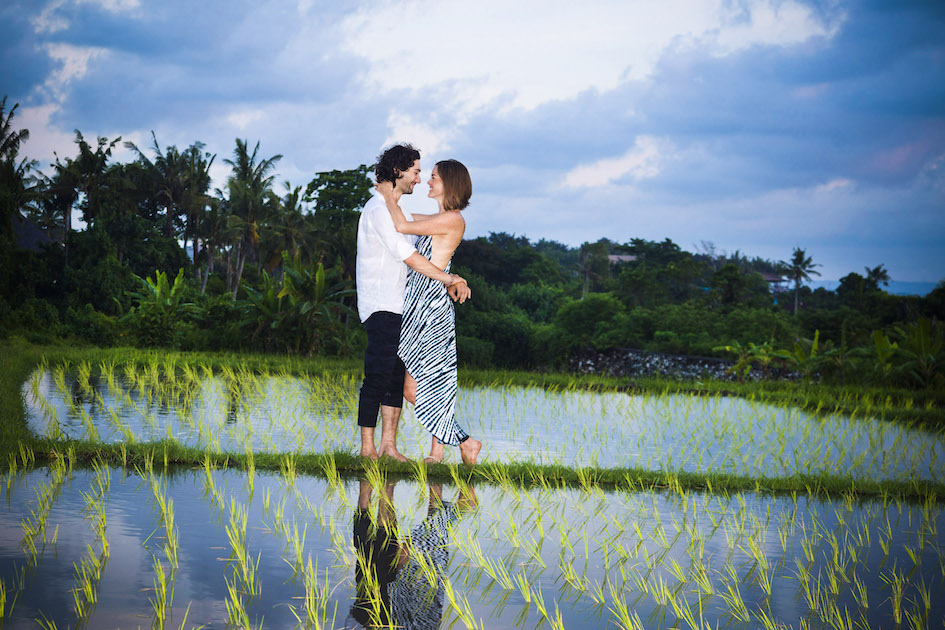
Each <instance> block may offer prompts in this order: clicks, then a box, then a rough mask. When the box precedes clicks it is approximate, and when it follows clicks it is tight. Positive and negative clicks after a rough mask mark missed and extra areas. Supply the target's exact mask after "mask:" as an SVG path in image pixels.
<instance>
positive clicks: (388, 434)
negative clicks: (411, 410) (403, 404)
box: [372, 405, 410, 462]
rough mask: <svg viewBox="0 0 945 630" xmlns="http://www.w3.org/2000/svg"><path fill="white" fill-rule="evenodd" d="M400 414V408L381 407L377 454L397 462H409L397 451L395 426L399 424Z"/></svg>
mask: <svg viewBox="0 0 945 630" xmlns="http://www.w3.org/2000/svg"><path fill="white" fill-rule="evenodd" d="M400 412H401V408H400V407H388V406H387V405H381V446H380V448H379V449H378V452H379V453H380V454H381V455H386V456H387V457H391V458H393V459H396V460H397V461H399V462H407V461H410V460H409V459H407V458H406V457H404V455H403V454H402V453H401V452H400V451H398V450H397V426H398V425H399V424H400ZM372 437H373V436H372Z"/></svg>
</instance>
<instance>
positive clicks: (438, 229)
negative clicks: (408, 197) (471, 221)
mask: <svg viewBox="0 0 945 630" xmlns="http://www.w3.org/2000/svg"><path fill="white" fill-rule="evenodd" d="M387 209H388V210H389V211H390V217H391V219H393V220H394V229H395V230H397V231H398V232H400V233H401V234H413V235H414V236H426V235H430V236H434V235H437V234H449V233H450V232H453V231H455V230H460V231H462V230H464V229H465V227H466V221H465V220H464V219H463V215H461V214H460V213H459V212H441V213H439V214H432V215H427V217H426V218H425V219H421V220H419V221H408V220H407V218H406V217H405V216H404V213H403V211H402V210H401V209H400V206H398V205H397V204H396V203H394V202H393V201H392V200H391V201H388V202H387Z"/></svg>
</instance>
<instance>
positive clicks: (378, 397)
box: [358, 311, 403, 459]
mask: <svg viewBox="0 0 945 630" xmlns="http://www.w3.org/2000/svg"><path fill="white" fill-rule="evenodd" d="M364 327H365V329H366V330H367V337H368V343H367V348H366V349H365V352H364V382H363V383H362V384H361V394H360V397H359V400H358V426H360V427H361V456H362V457H369V458H371V459H377V458H378V457H380V453H379V452H378V450H377V448H376V447H375V445H374V433H375V428H376V427H377V412H378V409H379V408H380V407H381V405H382V404H384V403H385V402H386V401H387V398H388V397H389V390H390V387H391V385H390V383H391V378H392V376H391V373H392V371H394V370H396V369H397V368H398V367H400V366H402V365H403V364H402V363H401V362H400V359H399V358H398V357H397V344H398V342H399V339H400V316H398V315H395V314H394V313H386V312H383V311H380V312H377V313H374V314H372V315H371V316H370V317H369V318H368V319H367V321H366V322H364ZM398 364H399V365H398ZM401 379H402V377H401ZM400 388H401V389H402V388H403V380H401V384H400ZM394 437H395V438H396V429H395V434H394ZM382 440H383V436H382Z"/></svg>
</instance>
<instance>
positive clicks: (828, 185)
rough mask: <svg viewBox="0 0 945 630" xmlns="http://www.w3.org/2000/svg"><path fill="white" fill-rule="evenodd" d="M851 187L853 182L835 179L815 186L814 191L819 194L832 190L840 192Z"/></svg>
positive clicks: (841, 178)
mask: <svg viewBox="0 0 945 630" xmlns="http://www.w3.org/2000/svg"><path fill="white" fill-rule="evenodd" d="M851 186H853V180H852V179H848V178H846V177H837V178H834V179H831V180H830V181H829V182H825V183H823V184H821V185H819V186H817V188H816V190H817V192H819V193H829V192H832V191H834V190H842V189H844V188H849V187H851Z"/></svg>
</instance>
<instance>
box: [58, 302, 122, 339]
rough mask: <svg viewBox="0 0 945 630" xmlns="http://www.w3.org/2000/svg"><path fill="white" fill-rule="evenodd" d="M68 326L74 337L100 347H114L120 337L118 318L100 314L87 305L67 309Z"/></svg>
mask: <svg viewBox="0 0 945 630" xmlns="http://www.w3.org/2000/svg"><path fill="white" fill-rule="evenodd" d="M65 319H66V325H67V326H68V328H69V332H71V333H72V334H73V335H74V336H76V337H78V338H80V339H84V340H85V341H88V342H89V343H91V344H95V345H96V346H99V347H107V346H114V345H115V344H116V343H117V342H118V338H119V337H120V333H121V328H120V326H119V324H118V318H117V317H113V316H111V315H106V314H105V313H100V312H99V311H96V310H95V309H94V308H92V305H91V304H86V305H85V306H83V307H80V308H72V307H71V306H70V307H69V308H68V309H66V317H65Z"/></svg>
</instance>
